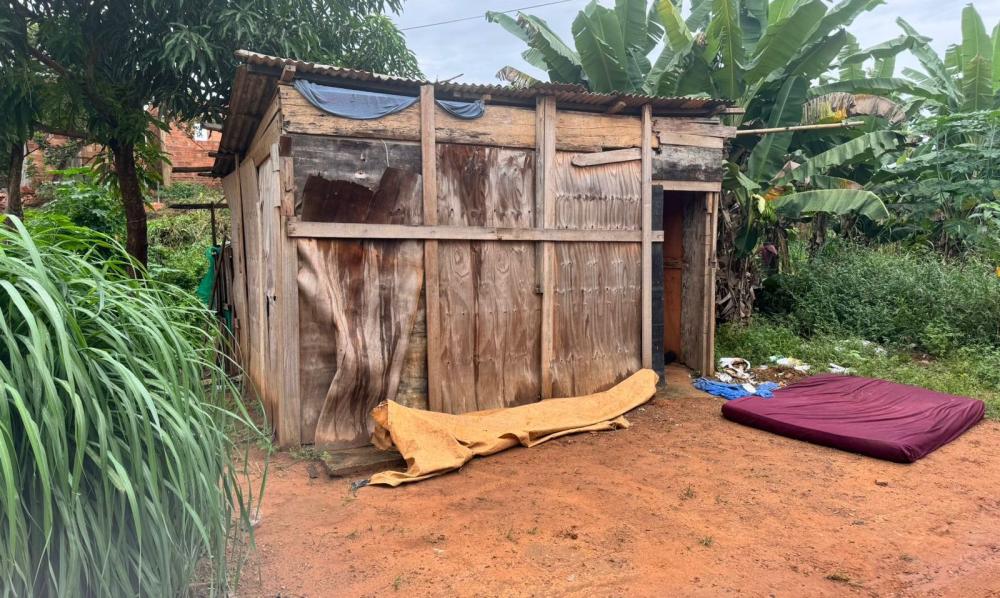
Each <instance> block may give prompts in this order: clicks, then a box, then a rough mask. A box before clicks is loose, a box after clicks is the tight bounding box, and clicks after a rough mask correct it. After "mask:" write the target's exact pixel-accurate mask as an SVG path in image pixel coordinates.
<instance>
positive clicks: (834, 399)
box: [722, 374, 985, 463]
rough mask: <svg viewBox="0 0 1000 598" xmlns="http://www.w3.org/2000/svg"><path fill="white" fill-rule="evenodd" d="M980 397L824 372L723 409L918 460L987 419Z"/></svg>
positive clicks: (787, 432)
mask: <svg viewBox="0 0 1000 598" xmlns="http://www.w3.org/2000/svg"><path fill="white" fill-rule="evenodd" d="M984 412H985V407H984V405H983V402H982V401H977V400H974V399H969V398H965V397H957V396H953V395H947V394H944V393H940V392H934V391H932V390H927V389H924V388H918V387H915V386H907V385H905V384H896V383H894V382H887V381H885V380H875V379H872V378H861V377H858V376H840V375H836V374H822V375H819V376H812V377H810V378H806V379H804V380H800V381H799V382H796V383H794V384H790V385H788V386H787V387H785V388H782V389H780V390H776V391H774V397H773V398H770V399H765V398H761V397H754V396H751V397H746V398H742V399H736V400H735V401H730V402H728V403H726V404H724V405H723V406H722V415H723V416H724V417H726V419H729V420H732V421H734V422H737V423H741V424H744V425H747V426H752V427H754V428H760V429H761V430H766V431H768V432H772V433H774V434H779V435H781V436H788V437H789V438H796V439H799V440H805V441H806V442H812V443H815V444H821V445H824V446H829V447H833V448H838V449H842V450H845V451H851V452H855V453H861V454H863V455H869V456H871V457H876V458H878V459H886V460H889V461H895V462H897V463H912V462H914V461H916V460H917V459H920V458H921V457H923V456H924V455H927V454H928V453H930V452H931V451H933V450H935V449H937V448H939V447H941V446H943V445H945V444H947V443H949V442H951V441H952V440H954V439H956V438H958V437H959V436H961V435H962V433H963V432H965V431H966V430H968V429H969V428H971V427H972V426H973V425H975V424H976V422H978V421H979V420H980V419H982V417H983V413H984Z"/></svg>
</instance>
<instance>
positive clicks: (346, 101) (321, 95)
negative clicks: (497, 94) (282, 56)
mask: <svg viewBox="0 0 1000 598" xmlns="http://www.w3.org/2000/svg"><path fill="white" fill-rule="evenodd" d="M294 85H295V89H296V90H298V92H299V93H301V94H302V97H304V98H305V99H307V100H309V103H310V104H312V105H313V106H316V107H317V108H319V109H320V110H322V111H323V112H326V113H328V114H332V115H334V116H342V117H344V118H353V119H355V120H374V119H376V118H382V117H383V116H388V115H390V114H395V113H396V112H401V111H403V110H406V109H407V108H409V107H410V106H412V105H414V104H416V103H417V101H419V99H420V98H417V97H413V96H401V95H396V94H392V93H379V92H377V91H361V90H358V89H344V88H342V87H332V86H330V85H319V84H318V83H313V82H311V81H305V80H303V79H296V80H295V83H294ZM435 102H436V103H437V105H438V106H441V107H442V108H444V109H445V110H446V111H447V112H448V113H449V114H451V115H452V116H454V117H456V118H463V119H466V120H472V119H476V118H479V117H480V116H482V115H483V114H484V113H485V112H486V104H484V103H483V102H482V101H481V100H480V101H476V102H457V101H452V100H435Z"/></svg>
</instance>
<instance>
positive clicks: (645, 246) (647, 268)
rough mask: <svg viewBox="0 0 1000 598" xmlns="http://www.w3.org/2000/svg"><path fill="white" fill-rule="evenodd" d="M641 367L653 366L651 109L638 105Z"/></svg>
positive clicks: (646, 105)
mask: <svg viewBox="0 0 1000 598" xmlns="http://www.w3.org/2000/svg"><path fill="white" fill-rule="evenodd" d="M641 172H642V367H644V368H651V367H653V110H652V107H651V106H650V105H649V104H644V105H643V107H642V166H641Z"/></svg>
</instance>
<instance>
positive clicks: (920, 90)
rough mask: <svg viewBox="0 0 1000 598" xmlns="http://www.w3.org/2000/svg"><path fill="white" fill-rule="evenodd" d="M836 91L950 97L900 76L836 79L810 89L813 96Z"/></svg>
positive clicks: (946, 99)
mask: <svg viewBox="0 0 1000 598" xmlns="http://www.w3.org/2000/svg"><path fill="white" fill-rule="evenodd" d="M836 91H846V92H850V93H871V94H875V95H892V94H896V93H905V94H909V95H912V96H917V97H921V98H927V99H930V100H935V101H938V102H941V103H943V104H946V103H947V102H948V97H947V96H946V95H945V94H944V93H943V92H942V91H941V90H940V89H937V88H936V87H922V86H920V85H915V84H914V83H913V82H912V81H907V80H906V79H900V78H898V77H886V78H879V79H852V80H848V81H834V82H832V83H826V84H823V85H817V86H815V87H813V88H811V89H810V90H809V95H810V96H811V97H816V96H821V95H826V94H828V93H833V92H836Z"/></svg>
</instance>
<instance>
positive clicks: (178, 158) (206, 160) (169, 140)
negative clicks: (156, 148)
mask: <svg viewBox="0 0 1000 598" xmlns="http://www.w3.org/2000/svg"><path fill="white" fill-rule="evenodd" d="M205 133H207V134H208V138H207V139H205V140H204V141H199V140H197V139H195V138H194V137H193V130H192V128H191V127H187V126H180V125H176V126H174V127H172V128H171V129H170V131H167V132H165V133H160V141H161V143H162V144H163V149H164V151H165V152H166V153H167V155H169V156H170V161H171V165H170V166H166V167H165V168H164V172H163V182H164V184H171V183H176V182H179V181H184V182H189V183H199V184H201V185H208V186H212V187H218V186H219V185H220V182H219V181H218V180H217V179H212V178H208V177H203V176H199V175H198V173H194V172H174V171H173V170H174V168H176V167H178V166H184V167H191V166H201V167H210V166H212V164H213V163H214V162H215V158H212V157H211V156H209V155H208V154H209V152H214V151H216V150H218V149H219V140H220V139H221V138H222V133H219V132H216V131H205Z"/></svg>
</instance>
